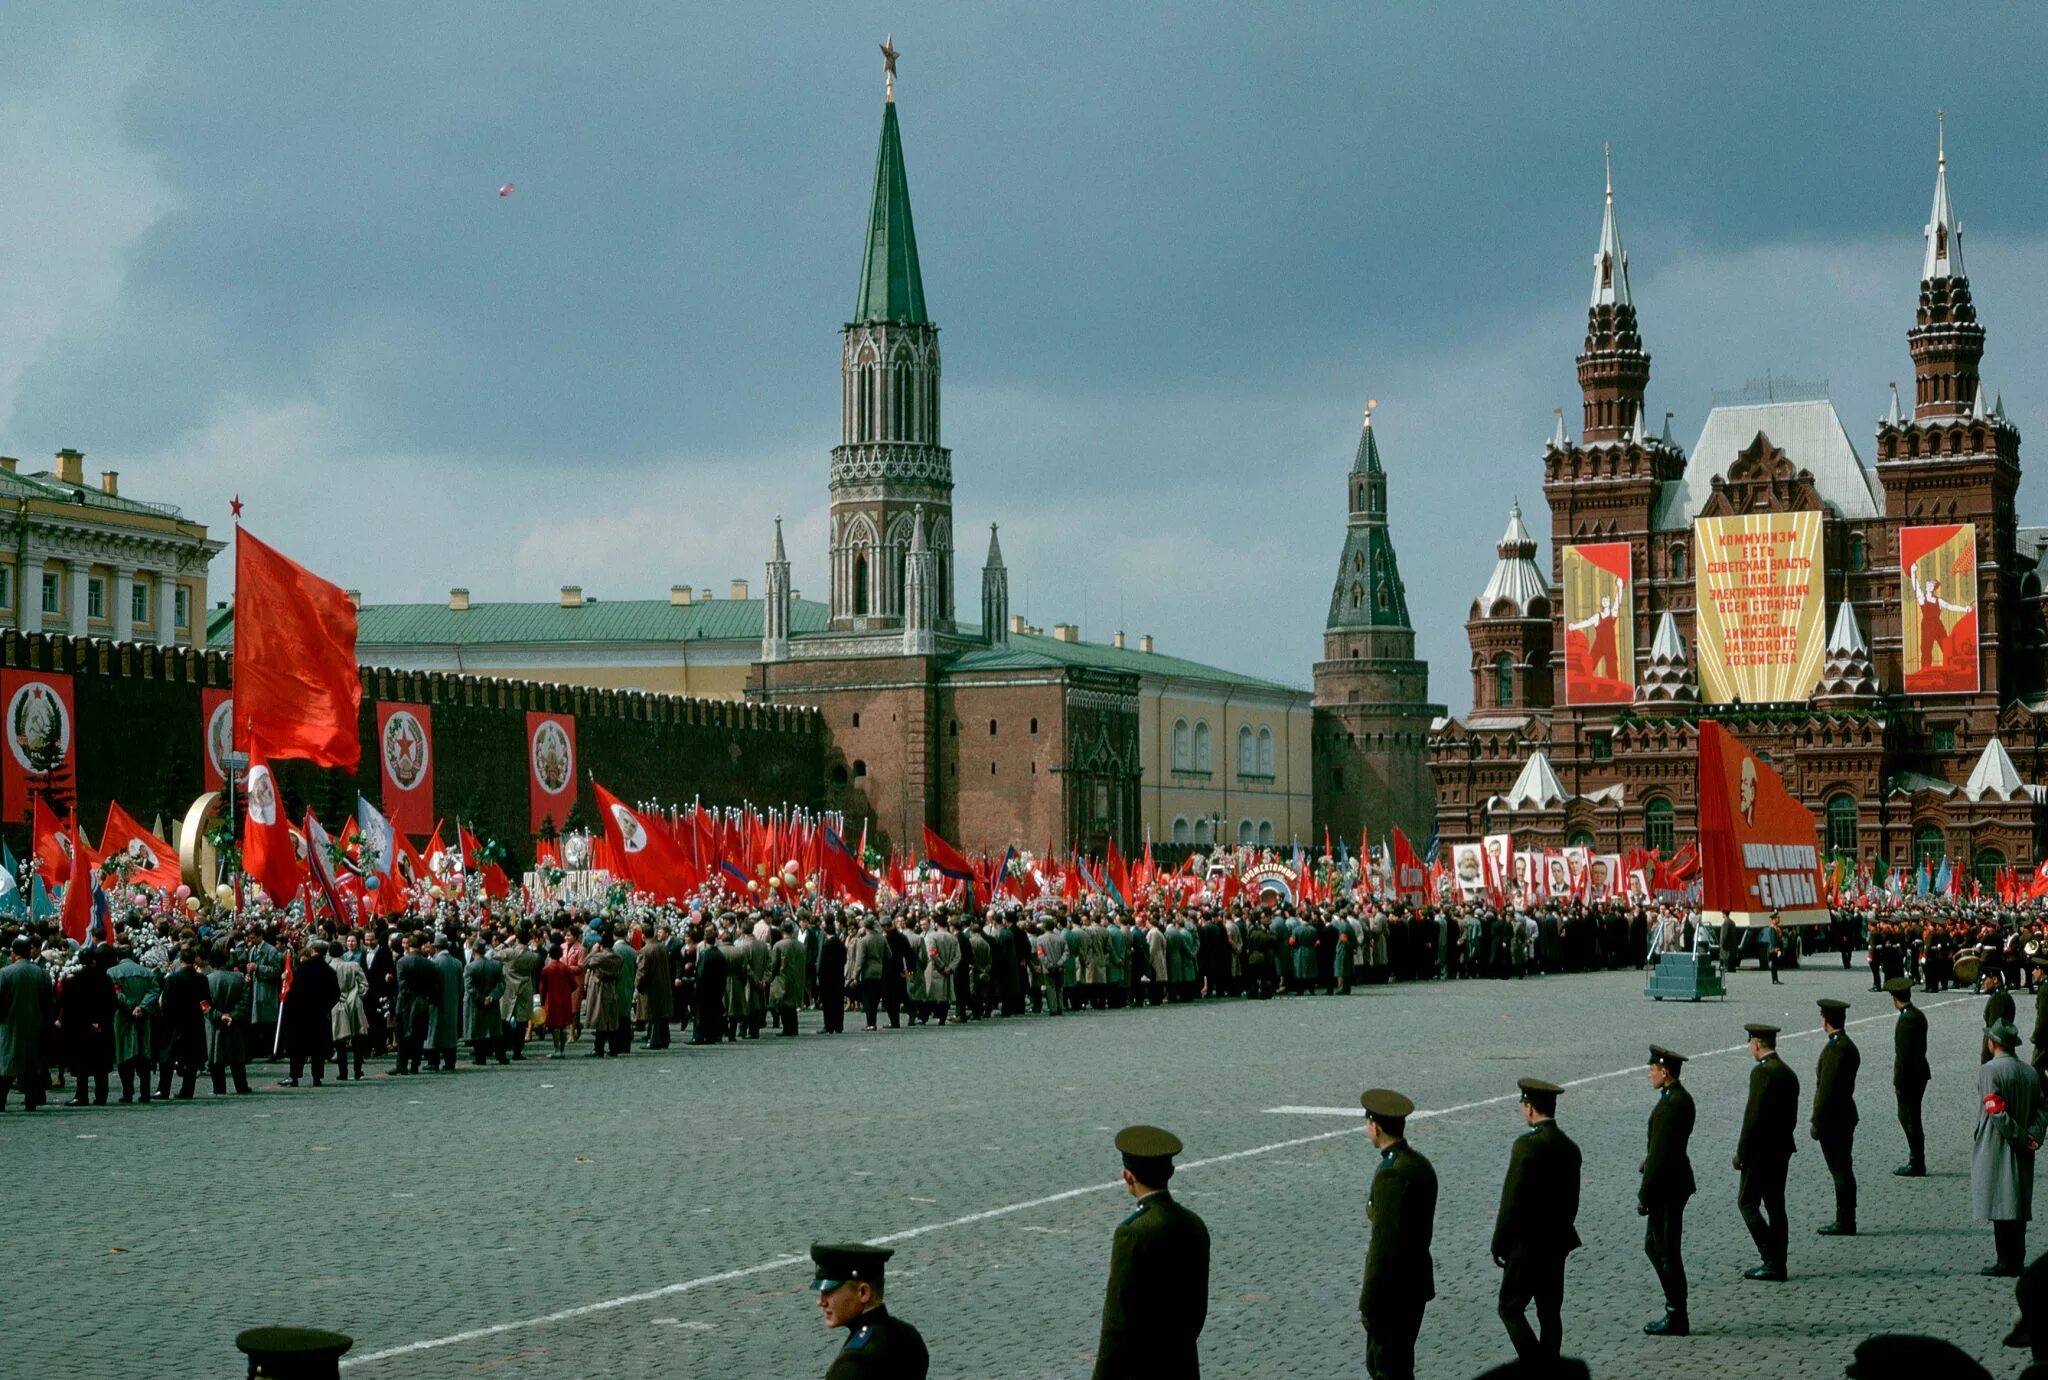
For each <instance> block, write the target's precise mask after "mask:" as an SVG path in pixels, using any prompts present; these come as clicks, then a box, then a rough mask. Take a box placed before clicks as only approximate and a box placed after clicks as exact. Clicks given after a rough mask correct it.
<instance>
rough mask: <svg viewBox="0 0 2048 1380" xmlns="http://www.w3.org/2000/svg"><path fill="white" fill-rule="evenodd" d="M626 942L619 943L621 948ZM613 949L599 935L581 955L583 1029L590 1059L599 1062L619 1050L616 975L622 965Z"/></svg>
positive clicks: (617, 984) (619, 1016)
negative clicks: (585, 1033)
mask: <svg viewBox="0 0 2048 1380" xmlns="http://www.w3.org/2000/svg"><path fill="white" fill-rule="evenodd" d="M624 943H625V941H624V940H623V939H622V940H620V941H619V945H624ZM614 947H615V946H613V945H611V944H608V943H607V942H606V941H605V939H604V937H603V936H602V935H600V936H598V937H597V938H596V939H594V940H592V941H591V943H590V947H589V948H588V950H586V951H585V953H584V955H583V1028H584V1029H586V1030H588V1031H589V1032H590V1039H591V1049H590V1057H591V1058H593V1059H598V1058H602V1057H603V1056H605V1055H607V1054H612V1053H615V1052H616V1051H617V1049H618V1044H617V1042H616V1034H617V1030H618V1024H619V1021H620V1020H621V1019H622V1017H621V1015H620V1012H619V974H620V973H621V972H623V971H624V970H625V969H624V965H623V964H621V963H620V962H619V956H618V954H617V953H615V952H614V951H613V950H614Z"/></svg>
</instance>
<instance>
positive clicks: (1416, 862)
mask: <svg viewBox="0 0 2048 1380" xmlns="http://www.w3.org/2000/svg"><path fill="white" fill-rule="evenodd" d="M1394 897H1395V899H1396V900H1399V901H1408V902H1413V903H1414V904H1416V905H1422V904H1425V903H1426V902H1427V901H1428V900H1429V870H1428V869H1427V868H1425V867H1424V866H1423V865H1422V859H1420V858H1418V857H1416V856H1415V849H1414V848H1413V847H1412V846H1411V845H1410V844H1409V842H1408V836H1407V835H1406V834H1404V833H1402V832H1401V831H1400V830H1399V829H1396V830H1394Z"/></svg>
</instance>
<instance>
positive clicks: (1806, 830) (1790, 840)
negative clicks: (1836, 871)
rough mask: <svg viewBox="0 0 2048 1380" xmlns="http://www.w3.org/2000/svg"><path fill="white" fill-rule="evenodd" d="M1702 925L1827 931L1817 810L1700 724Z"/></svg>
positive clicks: (1720, 730)
mask: <svg viewBox="0 0 2048 1380" xmlns="http://www.w3.org/2000/svg"><path fill="white" fill-rule="evenodd" d="M1699 809H1700V816H1699V824H1700V836H1699V849H1700V879H1701V892H1700V919H1701V920H1702V921H1703V922H1705V923H1706V924H1709V925H1718V924H1720V923H1721V922H1722V921H1723V920H1728V919H1732V920H1734V921H1735V923H1736V924H1738V925H1768V924H1769V923H1770V922H1771V916H1772V914H1773V912H1776V913H1777V915H1778V918H1779V920H1780V921H1781V922H1782V923H1783V924H1787V925H1824V924H1826V923H1827V922H1828V908H1827V905H1826V903H1825V902H1823V901H1822V900H1821V885H1820V835H1819V832H1818V830H1817V829H1816V828H1815V825H1814V822H1813V811H1811V810H1809V809H1807V808H1806V807H1805V806H1804V805H1802V804H1800V803H1799V801H1798V799H1797V797H1795V796H1794V795H1793V794H1792V793H1791V792H1790V791H1788V790H1786V789H1785V782H1784V780H1783V778H1781V777H1780V776H1779V775H1778V773H1777V772H1776V771H1775V770H1773V769H1772V767H1771V764H1770V763H1768V762H1766V761H1763V760H1762V759H1761V758H1759V757H1758V756H1757V755H1756V754H1755V753H1753V752H1751V751H1750V750H1749V749H1748V748H1746V747H1744V746H1743V745H1742V744H1741V743H1740V742H1739V741H1737V739H1736V737H1735V735H1734V734H1732V733H1730V732H1729V731H1728V730H1727V729H1726V728H1724V727H1722V726H1721V725H1720V724H1719V723H1717V722H1715V721H1714V720H1712V719H1702V720H1700V750H1699Z"/></svg>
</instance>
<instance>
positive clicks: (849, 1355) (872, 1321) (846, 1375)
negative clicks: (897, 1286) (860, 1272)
mask: <svg viewBox="0 0 2048 1380" xmlns="http://www.w3.org/2000/svg"><path fill="white" fill-rule="evenodd" d="M930 1365H931V1358H930V1357H929V1355H928V1354H927V1353H926V1352H925V1349H924V1338H923V1337H922V1336H921V1335H919V1333H918V1330H917V1329H916V1328H914V1327H912V1326H911V1325H910V1324H909V1323H907V1322H905V1321H903V1319H901V1318H898V1317H894V1316H892V1315H891V1314H890V1312H889V1310H888V1309H887V1308H885V1307H883V1306H882V1305H881V1304H879V1303H878V1304H876V1305H875V1306H874V1307H873V1308H870V1309H869V1310H868V1311H867V1312H865V1313H863V1314H861V1315H860V1317H859V1318H857V1319H856V1320H855V1321H854V1324H853V1326H852V1327H849V1328H847V1329H846V1344H845V1345H844V1346H842V1347H840V1348H839V1354H838V1355H837V1356H835V1357H833V1358H832V1368H831V1369H830V1370H828V1371H826V1372H825V1380H871V1378H872V1380H925V1371H926V1370H927V1369H928V1368H929V1367H930Z"/></svg>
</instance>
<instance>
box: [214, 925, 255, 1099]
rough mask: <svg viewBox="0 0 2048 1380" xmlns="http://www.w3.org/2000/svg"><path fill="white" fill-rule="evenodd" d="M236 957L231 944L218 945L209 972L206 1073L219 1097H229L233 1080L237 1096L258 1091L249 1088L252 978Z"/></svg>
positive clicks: (215, 1093)
mask: <svg viewBox="0 0 2048 1380" xmlns="http://www.w3.org/2000/svg"><path fill="white" fill-rule="evenodd" d="M233 957H234V956H233V954H232V952H231V951H230V950H229V949H228V946H227V945H225V944H217V945H215V946H214V950H213V962H212V963H211V964H210V965H209V966H208V967H207V970H206V1000H207V1002H208V1005H209V1008H210V1009H209V1010H208V1011H207V1013H206V1073H207V1076H208V1077H209V1078H210V1079H211V1080H212V1082H213V1095H214V1096H215V1097H223V1096H225V1095H226V1094H227V1090H228V1079H229V1078H230V1077H232V1078H233V1079H234V1082H235V1092H236V1094H237V1095H243V1094H247V1093H251V1092H254V1091H255V1089H253V1088H251V1087H250V1086H249V1031H250V1023H249V1008H250V993H249V979H248V978H247V977H245V976H244V975H243V973H242V970H241V969H238V968H236V967H235V966H234V962H233Z"/></svg>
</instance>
